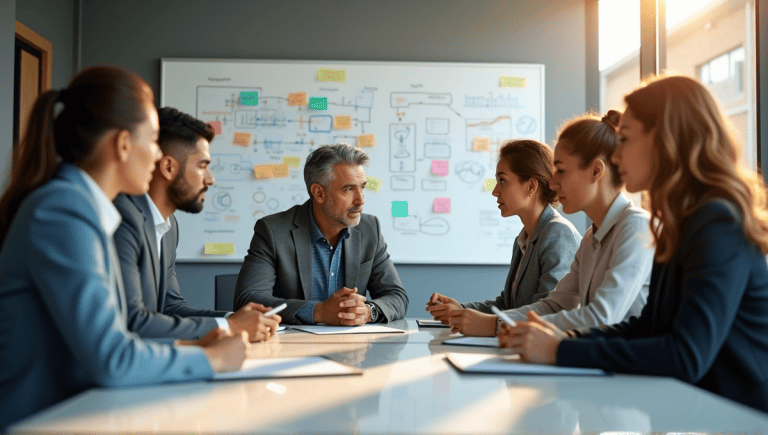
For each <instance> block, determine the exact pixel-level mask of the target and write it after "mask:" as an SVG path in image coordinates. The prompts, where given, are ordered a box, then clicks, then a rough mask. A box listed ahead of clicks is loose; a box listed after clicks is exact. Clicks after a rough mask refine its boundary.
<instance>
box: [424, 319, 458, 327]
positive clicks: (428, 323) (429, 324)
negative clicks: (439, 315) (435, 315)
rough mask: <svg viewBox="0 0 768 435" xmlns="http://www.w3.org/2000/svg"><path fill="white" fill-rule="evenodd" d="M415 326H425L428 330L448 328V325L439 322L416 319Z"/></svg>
mask: <svg viewBox="0 0 768 435" xmlns="http://www.w3.org/2000/svg"><path fill="white" fill-rule="evenodd" d="M416 324H417V325H419V326H425V327H428V328H450V327H451V326H450V325H445V324H443V322H441V321H439V320H425V319H416Z"/></svg>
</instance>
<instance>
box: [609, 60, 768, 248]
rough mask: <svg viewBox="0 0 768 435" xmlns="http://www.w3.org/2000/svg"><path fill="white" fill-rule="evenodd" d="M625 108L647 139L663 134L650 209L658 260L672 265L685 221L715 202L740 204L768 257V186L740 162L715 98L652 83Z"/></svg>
mask: <svg viewBox="0 0 768 435" xmlns="http://www.w3.org/2000/svg"><path fill="white" fill-rule="evenodd" d="M624 101H625V102H626V103H627V112H628V113H629V115H630V116H632V117H633V118H635V119H637V120H638V121H640V123H642V124H643V128H644V129H645V131H646V132H648V131H650V130H651V129H655V133H654V138H653V152H652V156H653V157H652V159H653V160H652V168H653V174H652V182H651V189H650V200H651V201H650V208H651V215H652V216H654V219H651V232H652V233H653V237H654V239H655V241H656V261H658V262H669V261H671V259H672V256H673V255H674V253H675V251H676V250H677V246H678V244H679V242H680V234H681V232H682V231H681V230H682V226H683V223H684V221H685V220H686V218H688V217H689V216H690V215H691V214H693V213H694V212H695V211H696V209H697V208H698V207H699V206H701V205H702V204H703V203H704V202H706V201H707V200H709V199H712V198H726V199H729V200H731V201H733V202H734V203H735V204H736V206H737V207H738V208H739V209H740V211H741V213H742V216H743V227H744V233H745V235H746V236H747V237H748V238H749V240H751V241H752V242H753V243H754V244H755V245H757V246H758V247H759V248H760V250H761V251H762V252H764V253H768V210H766V187H765V183H764V182H763V179H762V178H761V177H760V176H759V175H758V174H756V173H755V172H754V171H751V170H749V169H747V168H745V167H743V165H742V164H741V163H740V162H739V146H738V144H737V142H736V140H735V139H734V135H733V133H732V130H731V126H730V123H729V122H728V120H727V119H726V118H725V116H724V115H723V113H722V111H721V110H720V108H719V107H718V104H717V102H716V100H715V99H714V97H713V96H712V95H711V94H710V93H709V91H707V89H706V88H705V87H704V86H703V85H702V84H701V83H699V82H697V81H696V80H694V79H692V78H689V77H684V76H674V75H669V76H661V77H651V78H650V79H648V81H646V82H645V83H643V84H642V85H641V86H640V87H639V88H637V89H636V90H635V91H633V92H632V93H631V94H629V95H627V96H626V97H625V98H624Z"/></svg>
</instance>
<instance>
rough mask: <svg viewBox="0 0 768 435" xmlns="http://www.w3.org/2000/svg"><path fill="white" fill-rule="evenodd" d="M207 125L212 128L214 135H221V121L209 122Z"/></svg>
mask: <svg viewBox="0 0 768 435" xmlns="http://www.w3.org/2000/svg"><path fill="white" fill-rule="evenodd" d="M208 124H211V125H212V126H213V132H214V133H215V134H221V121H211V122H209V123H208Z"/></svg>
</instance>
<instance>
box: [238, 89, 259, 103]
mask: <svg viewBox="0 0 768 435" xmlns="http://www.w3.org/2000/svg"><path fill="white" fill-rule="evenodd" d="M240 104H242V105H243V106H255V105H257V104H259V93H258V92H240Z"/></svg>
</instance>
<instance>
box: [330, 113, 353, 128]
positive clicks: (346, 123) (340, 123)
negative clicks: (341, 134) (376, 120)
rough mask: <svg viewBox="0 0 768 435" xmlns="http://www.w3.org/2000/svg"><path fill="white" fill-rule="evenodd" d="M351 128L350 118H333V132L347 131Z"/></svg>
mask: <svg viewBox="0 0 768 435" xmlns="http://www.w3.org/2000/svg"><path fill="white" fill-rule="evenodd" d="M351 128H352V117H351V116H334V117H333V129H334V130H349V129H351Z"/></svg>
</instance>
